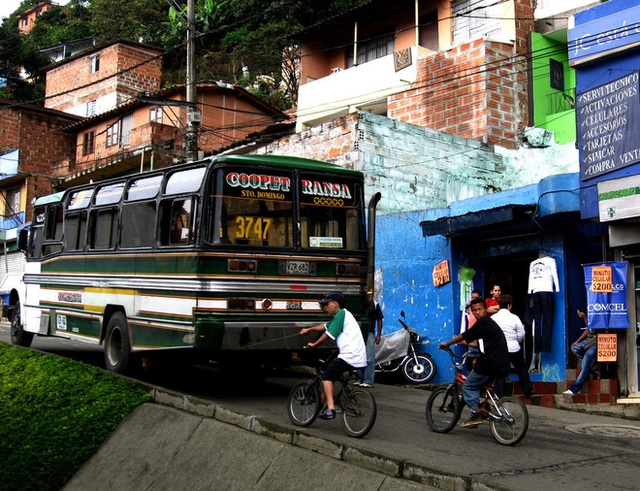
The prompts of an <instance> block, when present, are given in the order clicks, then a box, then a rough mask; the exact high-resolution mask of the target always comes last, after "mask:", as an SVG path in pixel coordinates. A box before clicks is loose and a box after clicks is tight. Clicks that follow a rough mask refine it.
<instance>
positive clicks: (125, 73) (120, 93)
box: [45, 40, 162, 117]
mask: <svg viewBox="0 0 640 491" xmlns="http://www.w3.org/2000/svg"><path fill="white" fill-rule="evenodd" d="M161 53H162V51H161V50H159V49H157V48H154V47H151V46H146V45H143V44H139V43H134V42H131V41H125V40H120V41H115V42H112V43H108V44H102V45H97V46H94V47H92V48H91V49H89V50H86V51H83V52H81V53H78V54H76V55H75V56H71V57H68V58H66V59H64V60H62V61H60V62H58V63H54V64H53V65H50V66H49V67H48V68H47V82H46V89H45V90H46V99H45V107H47V108H49V109H56V110H58V111H64V112H67V113H71V114H75V115H77V116H82V117H91V116H94V115H96V114H100V113H103V112H105V111H109V110H111V109H113V108H114V107H116V106H118V105H119V104H123V103H126V102H128V101H129V100H130V99H131V98H133V97H135V96H137V95H139V94H140V93H143V92H156V91H157V90H159V89H160V87H161V82H162V58H161Z"/></svg>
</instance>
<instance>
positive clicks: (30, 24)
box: [18, 1, 53, 34]
mask: <svg viewBox="0 0 640 491" xmlns="http://www.w3.org/2000/svg"><path fill="white" fill-rule="evenodd" d="M52 6H53V4H52V2H49V1H44V2H40V3H39V4H38V5H36V6H35V7H31V8H30V9H29V10H25V11H24V12H22V13H21V14H20V15H19V16H18V29H19V30H20V33H21V34H28V33H29V31H31V29H33V28H34V27H35V25H36V20H37V19H38V17H40V16H41V15H42V14H44V13H45V12H46V11H47V10H49V9H50V8H51V7H52Z"/></svg>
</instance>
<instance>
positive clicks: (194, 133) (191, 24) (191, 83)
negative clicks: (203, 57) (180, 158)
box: [185, 0, 200, 161]
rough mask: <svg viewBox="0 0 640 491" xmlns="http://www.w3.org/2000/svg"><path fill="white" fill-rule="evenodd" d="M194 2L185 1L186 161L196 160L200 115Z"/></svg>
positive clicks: (193, 0) (192, 0) (190, 0)
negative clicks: (197, 93)
mask: <svg viewBox="0 0 640 491" xmlns="http://www.w3.org/2000/svg"><path fill="white" fill-rule="evenodd" d="M195 20H196V13H195V0H187V103H189V105H188V106H187V134H186V137H185V151H186V156H187V161H193V160H197V158H198V124H199V123H200V113H199V112H198V109H197V106H196V77H195V53H194V51H195V35H196V26H195Z"/></svg>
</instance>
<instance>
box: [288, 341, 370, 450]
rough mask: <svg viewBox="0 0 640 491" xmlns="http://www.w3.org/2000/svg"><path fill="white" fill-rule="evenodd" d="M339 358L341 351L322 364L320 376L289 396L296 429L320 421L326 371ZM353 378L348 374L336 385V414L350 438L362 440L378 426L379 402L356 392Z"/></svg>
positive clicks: (291, 415) (318, 370) (301, 385)
mask: <svg viewBox="0 0 640 491" xmlns="http://www.w3.org/2000/svg"><path fill="white" fill-rule="evenodd" d="M336 356H337V351H336V352H334V353H333V354H332V356H331V357H329V359H328V360H326V361H325V360H318V366H316V376H315V377H314V378H312V379H311V380H309V381H308V382H301V383H299V384H297V385H296V386H295V387H294V388H293V389H291V392H290V393H289V398H288V400H287V410H288V413H289V419H291V422H292V423H293V424H295V425H296V426H310V425H311V424H313V422H314V421H315V420H316V418H317V417H318V414H319V413H320V409H321V407H322V406H323V401H322V394H323V386H322V378H321V374H322V370H323V369H325V368H326V366H327V365H328V363H329V362H330V361H331V360H332V359H333V358H335V357H336ZM352 380H353V376H352V374H351V373H350V372H345V373H344V374H342V376H341V377H340V380H339V381H338V382H337V383H336V384H335V387H337V388H338V390H337V394H336V395H335V398H334V399H335V405H336V413H338V414H339V416H340V421H341V422H342V427H343V429H344V431H345V432H346V434H347V435H349V436H352V437H355V438H362V437H363V436H365V435H366V434H367V433H369V431H371V428H373V424H374V423H375V422H376V416H377V413H378V410H377V407H376V400H375V398H374V397H373V394H371V392H369V391H368V390H363V389H358V388H354V387H353V384H352V382H351V381H352Z"/></svg>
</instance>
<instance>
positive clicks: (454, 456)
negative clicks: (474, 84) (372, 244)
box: [0, 325, 640, 491]
mask: <svg viewBox="0 0 640 491" xmlns="http://www.w3.org/2000/svg"><path fill="white" fill-rule="evenodd" d="M6 333H7V329H6V326H3V325H0V340H1V341H6ZM57 343H60V342H59V341H53V340H51V339H43V338H36V339H35V340H34V344H33V347H34V348H37V349H41V350H44V351H55V352H57V353H61V352H62V351H67V353H66V354H69V353H70V352H74V353H76V354H75V357H76V358H82V357H85V358H86V359H91V358H93V359H101V351H100V350H98V349H96V348H94V347H87V346H85V345H82V344H78V343H72V342H66V343H67V344H68V345H69V346H68V347H67V348H66V349H64V350H63V349H62V348H60V347H59V346H57V347H56V344H57ZM72 346H73V347H72ZM98 363H99V362H98ZM439 369H441V370H446V368H444V367H439ZM146 379H147V381H149V382H152V383H156V384H159V385H161V386H163V387H167V388H170V389H173V390H177V391H180V392H183V393H190V394H192V395H197V396H199V397H201V398H203V399H206V400H209V401H212V402H215V403H216V404H218V405H221V406H223V407H226V408H228V409H231V410H233V411H237V412H241V413H244V414H249V415H261V416H263V417H265V418H268V419H269V420H271V421H274V422H276V423H278V424H281V425H285V426H290V427H293V426H292V425H291V423H290V422H289V420H288V417H287V414H286V408H285V401H286V398H287V395H288V392H289V390H290V388H291V387H292V386H293V384H294V383H295V382H296V381H297V380H298V378H297V376H292V375H291V374H288V375H284V374H281V373H272V374H270V375H269V376H267V378H266V379H265V380H263V381H262V382H260V383H253V382H249V381H247V380H244V381H242V382H237V381H232V380H231V379H230V378H229V377H227V376H224V375H222V374H221V373H220V372H219V371H218V370H216V369H215V368H211V367H194V368H180V367H171V368H167V369H166V370H163V371H156V372H151V373H150V374H147V376H146ZM372 390H373V393H374V395H375V396H376V400H377V402H378V420H377V421H376V425H375V426H374V428H373V430H372V431H371V433H370V434H369V435H368V436H367V437H366V438H364V439H362V440H353V439H350V438H348V437H347V436H346V435H345V434H344V433H343V431H342V428H341V426H340V423H339V422H338V421H337V420H334V421H329V422H326V421H317V422H316V423H314V424H313V425H312V426H311V427H310V428H307V429H305V431H307V432H308V433H309V434H312V435H317V436H321V437H323V438H328V439H330V440H332V441H336V442H338V443H347V444H350V445H357V446H358V447H359V448H361V449H363V450H368V451H370V452H372V453H374V454H380V455H384V456H387V457H391V458H394V459H401V460H406V461H409V462H414V463H417V464H420V465H423V466H427V467H429V468H432V469H433V470H434V471H436V472H438V473H451V474H454V475H464V476H469V477H474V478H476V479H478V480H479V481H480V482H485V483H489V484H492V485H496V486H501V487H504V488H507V489H514V490H520V489H521V490H538V489H539V490H546V491H548V490H551V489H553V490H556V489H585V490H592V489H593V490H602V489H607V490H638V489H640V421H634V420H625V419H618V418H613V417H607V416H597V415H592V414H584V413H576V412H571V411H562V410H557V409H547V408H541V407H530V413H531V421H530V426H529V432H528V433H527V436H526V437H525V439H524V440H523V441H522V442H521V443H520V444H519V445H517V446H515V447H506V446H502V445H498V444H497V443H495V441H494V440H493V438H492V437H491V434H490V431H489V428H488V427H487V426H486V425H485V426H483V427H480V428H477V429H464V428H455V429H454V430H453V431H452V432H451V433H449V434H444V435H442V434H437V433H433V432H432V431H431V430H430V429H429V428H428V427H427V425H426V421H425V416H424V407H425V402H426V398H427V396H428V394H429V392H428V391H427V390H422V389H419V388H408V387H400V386H391V385H383V384H376V386H375V387H374V388H373V389H372Z"/></svg>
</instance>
